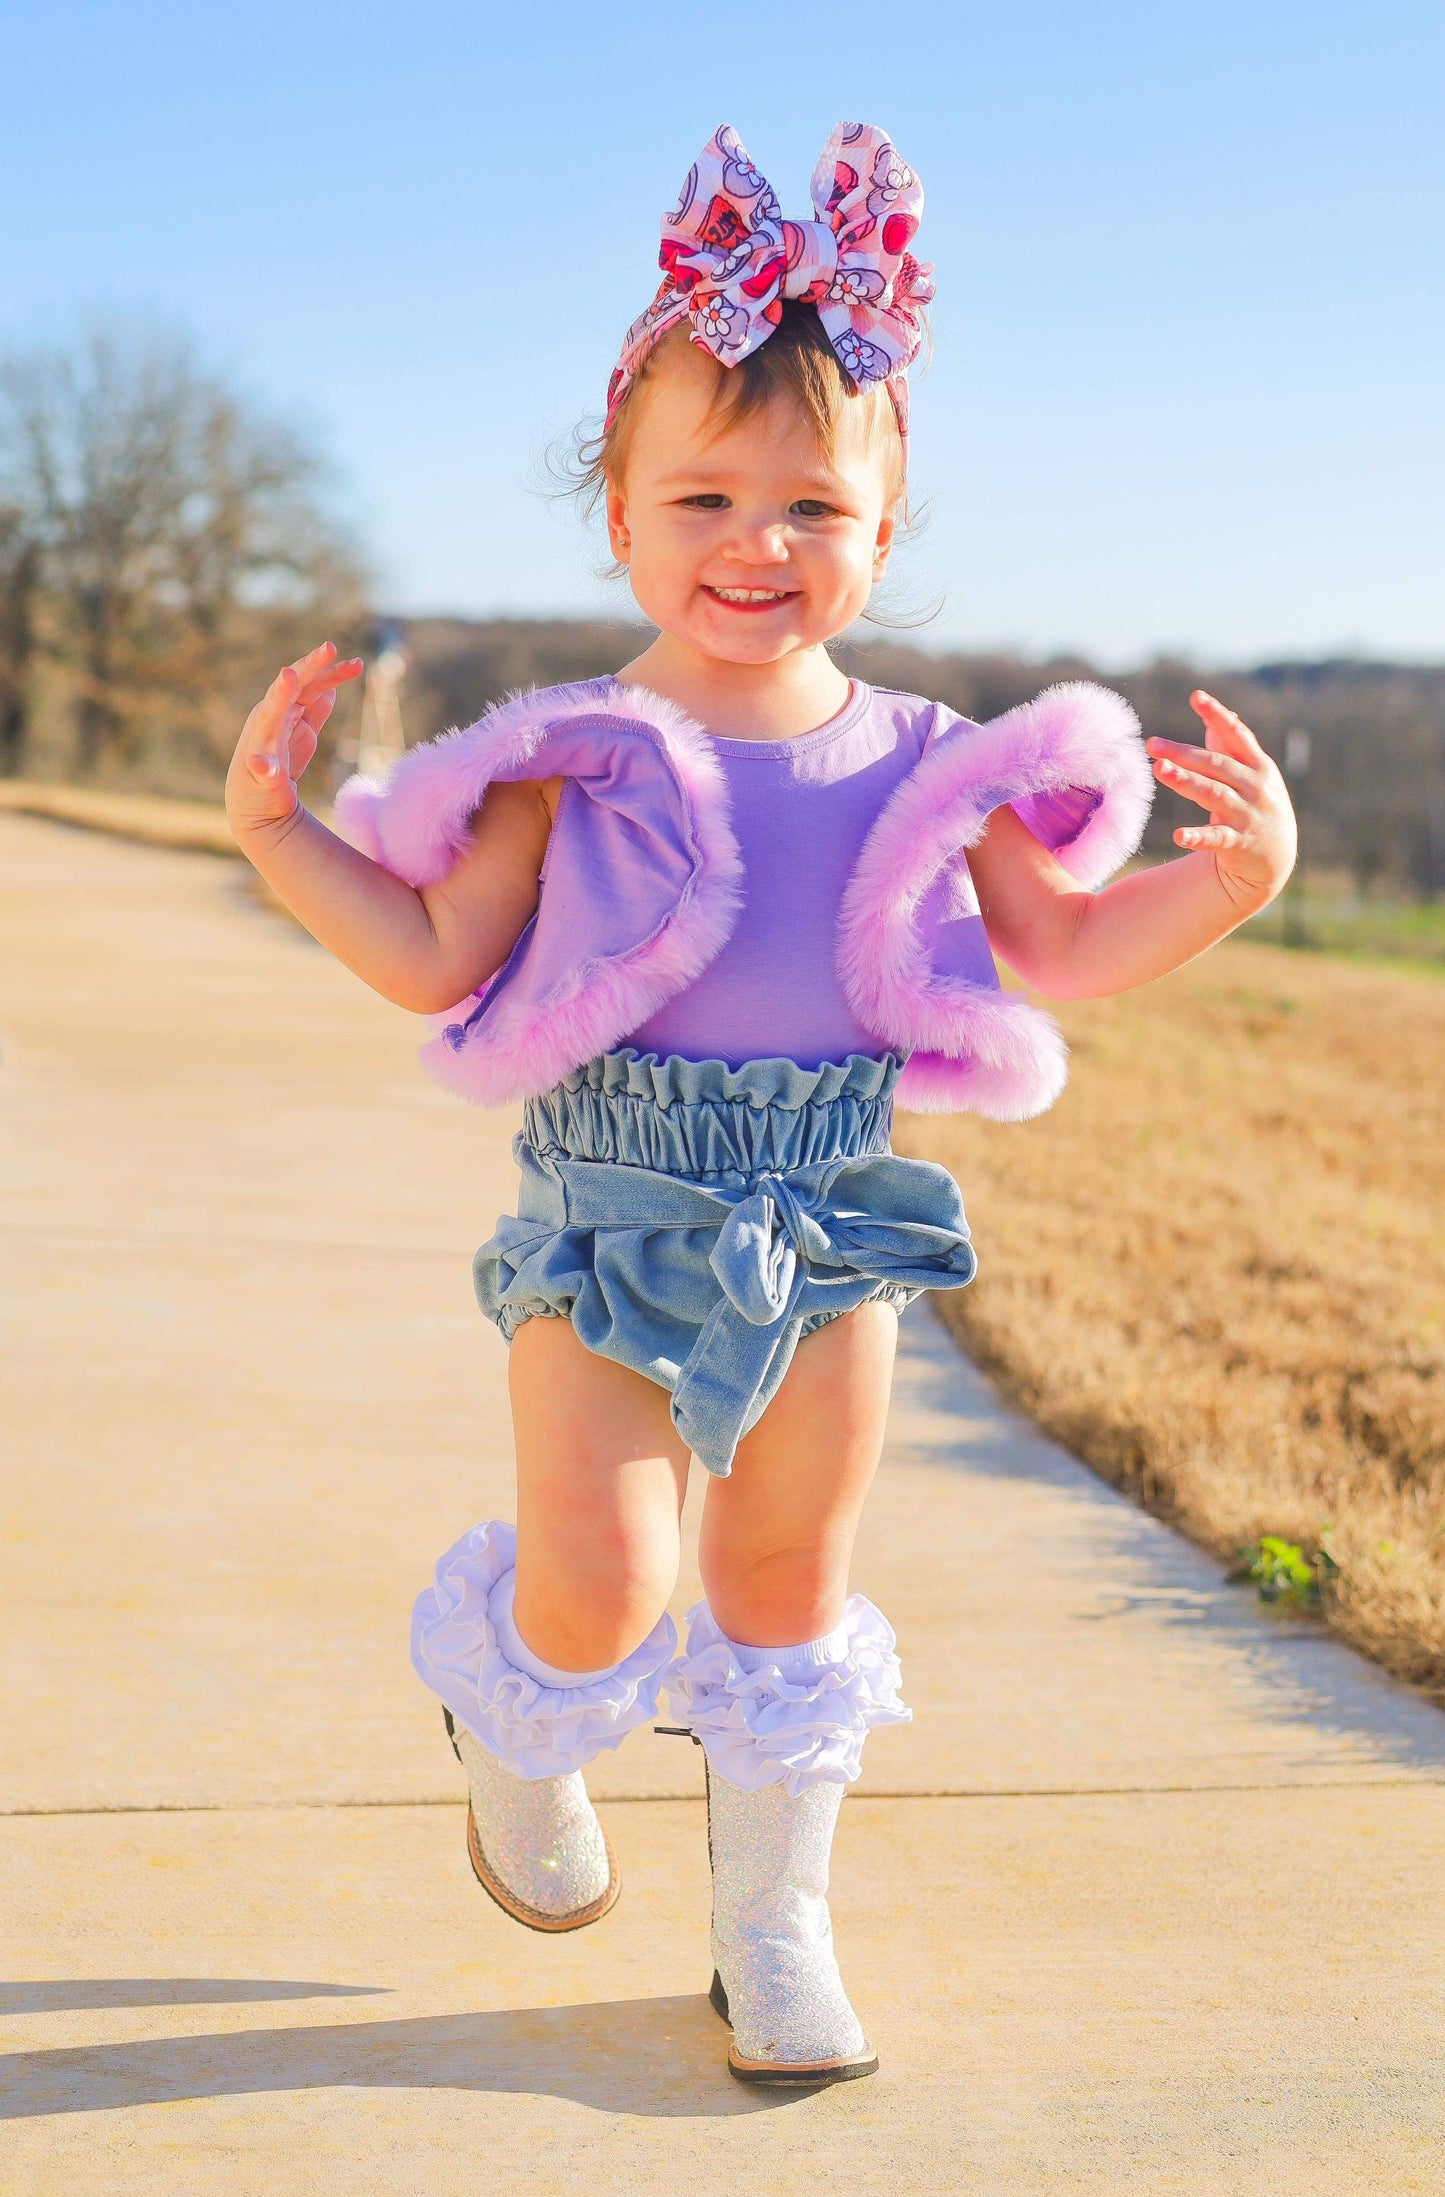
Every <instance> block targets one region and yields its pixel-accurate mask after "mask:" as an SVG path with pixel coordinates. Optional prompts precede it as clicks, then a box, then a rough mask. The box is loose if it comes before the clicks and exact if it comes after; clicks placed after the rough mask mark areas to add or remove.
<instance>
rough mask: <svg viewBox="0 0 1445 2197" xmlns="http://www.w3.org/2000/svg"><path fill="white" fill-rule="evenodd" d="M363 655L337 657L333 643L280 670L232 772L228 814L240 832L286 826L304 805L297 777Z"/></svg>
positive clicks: (246, 734)
mask: <svg viewBox="0 0 1445 2197" xmlns="http://www.w3.org/2000/svg"><path fill="white" fill-rule="evenodd" d="M362 668H363V667H362V663H361V659H360V657H359V656H353V657H350V658H348V660H347V661H346V662H345V663H340V664H339V663H338V662H337V661H336V649H335V647H334V645H333V644H332V643H331V642H330V641H324V642H323V643H322V645H321V647H320V648H313V649H312V651H311V653H310V655H309V656H303V657H301V658H300V659H299V660H298V661H297V662H296V663H294V664H288V665H287V666H286V667H285V669H284V670H283V671H278V672H277V674H276V676H275V678H274V679H273V680H272V681H271V684H270V686H269V687H268V688H267V689H266V692H265V693H264V694H263V695H262V697H261V699H260V701H259V702H258V703H257V704H256V707H255V708H254V709H253V710H252V712H251V714H250V716H249V717H248V718H247V719H246V723H245V727H244V729H243V731H242V733H241V737H240V740H239V741H238V742H237V744H236V752H235V754H234V755H233V756H232V758H231V768H230V770H229V772H228V773H227V776H226V814H227V816H228V817H229V818H230V820H231V827H232V829H233V830H234V831H235V832H237V833H238V834H239V833H241V832H243V831H252V830H255V829H256V828H257V827H258V826H264V825H267V824H284V823H285V821H286V819H287V818H288V817H289V816H291V815H293V814H294V813H295V811H296V808H297V806H298V797H297V793H296V781H297V779H298V778H299V777H300V776H301V774H302V772H303V771H304V770H305V768H306V766H307V764H308V763H309V762H310V761H311V758H312V756H313V755H314V754H315V753H316V740H317V735H318V734H319V733H320V731H321V728H322V726H323V725H324V724H325V722H326V720H327V718H328V717H329V716H330V715H331V711H332V708H333V705H334V704H335V701H336V689H337V687H338V686H339V685H340V684H341V682H342V680H344V679H355V678H356V677H357V675H358V674H359V673H360V671H361V670H362Z"/></svg>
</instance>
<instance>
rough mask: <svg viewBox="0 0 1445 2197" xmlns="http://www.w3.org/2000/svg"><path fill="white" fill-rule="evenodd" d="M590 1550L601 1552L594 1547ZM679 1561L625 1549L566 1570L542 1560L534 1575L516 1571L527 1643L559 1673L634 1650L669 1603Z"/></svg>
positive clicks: (603, 1664)
mask: <svg viewBox="0 0 1445 2197" xmlns="http://www.w3.org/2000/svg"><path fill="white" fill-rule="evenodd" d="M592 1554H593V1556H594V1557H595V1556H598V1555H602V1554H605V1552H603V1551H598V1550H594V1551H593V1552H592ZM676 1581H677V1564H676V1560H675V1559H674V1560H673V1561H672V1562H670V1563H668V1562H665V1561H663V1560H661V1559H660V1558H657V1557H654V1558H653V1559H652V1560H651V1561H647V1560H641V1561H639V1560H638V1559H637V1557H636V1555H635V1553H633V1555H632V1557H631V1560H628V1558H627V1556H626V1555H625V1554H624V1555H623V1556H622V1558H621V1560H619V1561H617V1562H616V1563H612V1564H608V1563H606V1562H603V1563H600V1564H599V1563H596V1562H592V1563H589V1564H588V1565H587V1566H586V1567H585V1569H584V1570H583V1571H582V1572H581V1573H580V1574H578V1573H572V1574H571V1575H570V1576H569V1574H568V1571H567V1569H566V1568H565V1567H558V1566H556V1565H554V1564H550V1563H549V1564H547V1565H545V1566H544V1567H543V1569H542V1571H541V1573H540V1575H539V1576H536V1577H533V1576H531V1575H530V1574H529V1572H528V1570H527V1568H526V1567H525V1566H523V1567H521V1568H520V1569H519V1573H518V1580H517V1597H516V1605H515V1615H516V1621H517V1627H518V1630H519V1632H520V1633H521V1635H522V1638H523V1639H524V1640H525V1641H526V1643H527V1646H528V1647H529V1648H530V1649H531V1650H532V1652H533V1653H534V1654H535V1655H538V1656H540V1657H541V1658H542V1660H543V1662H545V1663H551V1664H554V1665H555V1666H556V1667H557V1668H558V1669H559V1670H564V1671H600V1670H606V1669H608V1668H609V1667H610V1666H611V1665H612V1664H614V1663H621V1662H622V1661H624V1659H625V1658H626V1657H627V1656H629V1655H631V1654H632V1652H633V1650H634V1649H635V1648H639V1647H640V1646H641V1645H642V1643H643V1641H644V1640H645V1639H646V1638H647V1636H648V1634H649V1633H650V1632H651V1631H652V1630H653V1628H654V1626H655V1625H656V1624H657V1622H658V1620H659V1618H660V1617H661V1616H662V1614H663V1612H664V1611H665V1610H666V1608H667V1604H668V1600H669V1597H670V1596H671V1594H672V1590H673V1587H674V1586H675V1584H676Z"/></svg>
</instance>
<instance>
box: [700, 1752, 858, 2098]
mask: <svg viewBox="0 0 1445 2197" xmlns="http://www.w3.org/2000/svg"><path fill="white" fill-rule="evenodd" d="M842 1799H843V1788H842V1786H841V1785H834V1784H818V1785H810V1786H807V1787H806V1788H805V1789H804V1790H803V1791H802V1792H801V1793H799V1794H798V1796H797V1798H796V1799H795V1798H794V1797H793V1795H792V1794H791V1793H790V1792H789V1791H788V1789H787V1787H786V1786H785V1785H782V1784H778V1785H764V1786H763V1787H762V1788H761V1789H760V1790H759V1791H758V1792H755V1793H746V1792H744V1791H743V1790H742V1788H741V1787H740V1786H737V1785H729V1783H728V1781H727V1779H726V1778H724V1777H719V1776H718V1775H717V1774H716V1773H715V1772H714V1771H713V1770H712V1768H711V1767H709V1769H708V1775H707V1839H708V1853H709V1855H710V1857H711V1861H712V1957H713V1963H714V1966H713V1978H712V1988H711V1990H710V1991H709V1993H708V1996H709V1998H710V1999H711V2001H712V2004H713V2006H714V2007H715V2008H716V2010H717V2012H718V2013H719V2014H721V2016H722V2018H723V2020H724V2021H725V2022H727V2023H729V2024H730V2025H731V2028H732V2032H733V2039H732V2044H731V2047H730V2048H729V2051H728V2069H729V2072H730V2073H731V2074H733V2075H735V2076H736V2077H737V2079H738V2081H739V2082H743V2083H766V2084H772V2085H774V2086H776V2087H779V2088H785V2089H797V2088H801V2087H803V2086H805V2085H813V2084H822V2083H843V2082H849V2081H851V2080H852V2079H853V2078H854V2077H855V2076H859V2075H872V2074H874V2073H876V2071H877V2067H878V2055H877V2053H876V2052H875V2051H874V2050H873V2047H872V2046H871V2045H870V2044H869V2042H868V2040H867V2038H866V2037H865V2036H864V2034H863V2030H862V2026H861V2024H860V2023H859V2020H858V2017H857V2015H856V2014H855V2013H854V2011H853V2009H852V2007H851V2006H850V2005H849V2003H848V1994H847V1992H846V1991H845V1990H844V1989H843V1979H842V1977H841V1976H840V1975H839V1973H838V1962H837V1959H836V1957H835V1955H834V1952H833V1923H832V1917H831V1916H830V1914H829V1912H828V1857H829V1855H830V1853H831V1851H832V1846H833V1830H834V1826H835V1825H836V1823H837V1821H838V1809H839V1807H840V1805H841V1803H842Z"/></svg>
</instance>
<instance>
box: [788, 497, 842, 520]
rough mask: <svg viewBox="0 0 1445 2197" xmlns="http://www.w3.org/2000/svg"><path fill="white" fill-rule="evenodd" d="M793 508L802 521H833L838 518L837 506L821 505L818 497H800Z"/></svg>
mask: <svg viewBox="0 0 1445 2197" xmlns="http://www.w3.org/2000/svg"><path fill="white" fill-rule="evenodd" d="M792 508H793V510H794V511H796V512H797V514H798V517H799V518H800V519H831V518H833V517H835V516H836V506H835V505H833V504H830V503H820V502H819V501H818V498H817V497H816V496H800V497H799V498H798V500H797V502H796V503H795V504H794V505H793V506H792Z"/></svg>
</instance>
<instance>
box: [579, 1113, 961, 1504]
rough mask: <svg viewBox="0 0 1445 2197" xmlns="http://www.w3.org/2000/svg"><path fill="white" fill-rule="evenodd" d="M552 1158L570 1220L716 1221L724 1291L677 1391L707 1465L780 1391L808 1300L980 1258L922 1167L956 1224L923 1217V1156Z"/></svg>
mask: <svg viewBox="0 0 1445 2197" xmlns="http://www.w3.org/2000/svg"><path fill="white" fill-rule="evenodd" d="M554 1165H555V1167H556V1172H557V1174H558V1175H559V1176H560V1178H561V1180H562V1182H563V1184H564V1185H565V1192H566V1201H567V1225H568V1226H569V1227H570V1228H592V1229H595V1230H596V1231H597V1232H598V1233H599V1234H600V1233H602V1232H604V1231H606V1230H609V1229H643V1230H647V1229H666V1228H713V1229H716V1231H717V1238H716V1241H715V1243H714V1244H713V1246H712V1249H711V1251H710V1252H709V1255H708V1264H709V1266H710V1267H711V1269H712V1272H713V1274H714V1275H715V1276H716V1278H717V1282H718V1286H719V1289H720V1292H721V1294H720V1296H719V1298H718V1301H717V1303H716V1304H715V1305H714V1306H713V1307H712V1310H711V1311H710V1312H709V1313H708V1315H707V1318H706V1319H705V1320H704V1321H703V1323H702V1326H701V1328H700V1329H699V1331H698V1337H697V1341H696V1343H695V1344H694V1345H693V1348H692V1350H691V1351H690V1352H689V1354H688V1357H687V1359H686V1361H685V1363H684V1364H683V1366H682V1368H681V1370H680V1372H679V1374H678V1378H677V1382H676V1385H675V1387H674V1389H673V1396H672V1418H673V1423H674V1425H675V1426H676V1427H677V1430H678V1432H679V1433H680V1434H681V1435H682V1436H683V1438H684V1439H685V1440H686V1442H687V1443H688V1445H689V1447H690V1448H691V1449H692V1451H693V1452H694V1454H695V1455H696V1456H697V1457H699V1458H700V1459H701V1461H702V1463H703V1464H704V1465H706V1466H707V1468H708V1470H709V1471H711V1472H720V1473H726V1472H727V1471H728V1470H729V1468H730V1466H731V1463H732V1457H733V1452H734V1451H735V1449H736V1448H737V1445H738V1442H739V1441H740V1440H741V1438H742V1436H743V1435H744V1434H745V1433H747V1431H748V1429H749V1428H750V1427H751V1426H753V1425H755V1424H756V1423H757V1421H758V1419H760V1418H761V1416H762V1414H763V1411H764V1409H765V1408H766V1406H767V1404H768V1403H769V1402H770V1400H771V1398H772V1397H773V1396H774V1395H775V1394H776V1392H777V1389H778V1386H779V1384H780V1383H781V1381H782V1378H783V1375H784V1374H785V1373H786V1371H787V1369H788V1366H789V1364H790V1362H791V1360H792V1356H793V1352H794V1350H795V1349H796V1347H797V1343H798V1338H799V1335H800V1333H801V1329H802V1323H803V1320H804V1319H805V1317H807V1315H808V1314H809V1313H810V1312H811V1311H814V1310H817V1311H822V1310H825V1309H835V1310H837V1311H839V1312H843V1311H849V1310H851V1309H852V1308H853V1306H854V1305H857V1304H861V1303H863V1302H864V1300H865V1299H866V1298H867V1297H868V1296H870V1295H871V1294H872V1292H873V1287H874V1285H875V1284H876V1283H878V1282H880V1281H884V1282H894V1283H897V1284H899V1285H900V1286H901V1287H903V1288H906V1289H913V1290H919V1289H937V1288H950V1287H952V1288H957V1287H959V1286H960V1285H961V1284H962V1283H964V1282H967V1281H969V1280H970V1279H971V1278H972V1276H973V1272H974V1268H975V1265H976V1263H977V1262H976V1260H975V1256H974V1252H973V1247H972V1245H971V1244H970V1242H969V1240H968V1230H967V1223H966V1222H965V1220H964V1216H963V1207H962V1203H961V1201H960V1200H959V1199H958V1193H957V1188H956V1186H954V1185H953V1184H952V1181H951V1178H948V1177H946V1176H945V1175H944V1170H943V1169H941V1168H938V1169H934V1168H932V1167H928V1168H927V1169H926V1173H927V1174H928V1175H930V1176H942V1177H944V1179H945V1181H947V1182H948V1184H949V1188H950V1189H951V1190H952V1202H953V1204H954V1206H955V1207H956V1211H957V1222H958V1225H957V1226H950V1227H940V1226H939V1225H938V1224H937V1222H936V1221H927V1220H922V1219H919V1218H915V1217H914V1213H913V1210H912V1209H913V1208H914V1206H915V1204H916V1201H917V1198H918V1187H917V1186H918V1182H919V1169H920V1167H921V1166H922V1165H923V1163H920V1162H918V1161H902V1160H899V1159H896V1158H895V1157H894V1156H893V1155H892V1154H891V1153H883V1154H878V1155H874V1156H873V1157H870V1158H866V1159H857V1160H826V1161H821V1162H819V1163H818V1164H817V1165H814V1166H810V1167H800V1168H794V1169H790V1170H789V1172H788V1174H787V1175H786V1176H783V1175H774V1174H766V1175H762V1176H760V1177H758V1178H757V1180H756V1181H755V1182H754V1183H752V1184H751V1185H750V1186H748V1187H739V1188H731V1187H719V1188H712V1187H709V1186H706V1185H704V1184H702V1183H698V1182H694V1181H689V1180H686V1179H685V1178H682V1177H680V1176H677V1175H667V1174H663V1173H660V1172H655V1171H654V1170H652V1169H651V1168H645V1167H627V1168H625V1169H618V1168H616V1167H612V1166H608V1165H605V1164H603V1163H602V1162H599V1161H595V1160H571V1159H562V1160H558V1161H556V1162H555V1163H554ZM623 1183H625V1186H626V1196H625V1200H624V1199H620V1198H619V1189H620V1187H621V1185H622V1184H623ZM934 1210H935V1211H936V1210H937V1205H936V1203H935V1206H934ZM740 1398H741V1399H743V1401H742V1402H741V1403H740V1402H739V1399H740Z"/></svg>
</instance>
